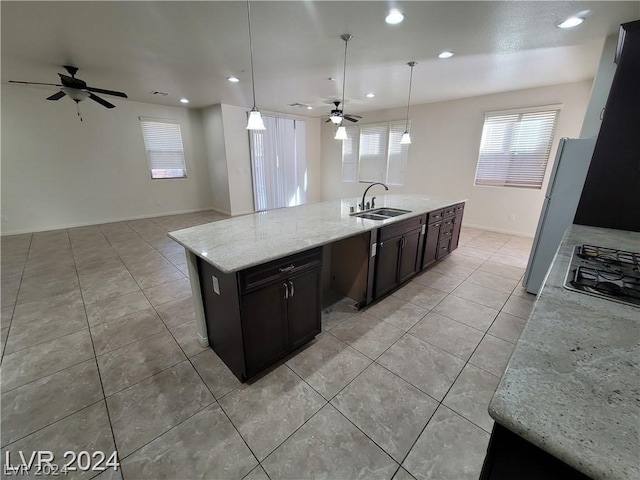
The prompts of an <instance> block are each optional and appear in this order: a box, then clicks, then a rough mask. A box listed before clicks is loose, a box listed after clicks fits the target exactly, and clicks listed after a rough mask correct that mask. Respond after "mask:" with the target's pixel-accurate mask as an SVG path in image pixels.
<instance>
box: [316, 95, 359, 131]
mask: <svg viewBox="0 0 640 480" xmlns="http://www.w3.org/2000/svg"><path fill="white" fill-rule="evenodd" d="M333 104H334V105H335V106H336V108H334V109H333V110H331V113H330V114H329V118H328V119H327V120H326V121H325V122H324V123H329V122H333V123H335V124H336V125H337V124H339V123H340V122H342V119H345V120H349V121H350V122H357V121H358V119H360V118H362V117H361V116H360V115H351V114H348V113H344V112H343V111H342V109H341V108H340V100H335V101H334V102H333Z"/></svg>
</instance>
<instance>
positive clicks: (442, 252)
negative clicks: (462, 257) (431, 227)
mask: <svg viewBox="0 0 640 480" xmlns="http://www.w3.org/2000/svg"><path fill="white" fill-rule="evenodd" d="M450 243H451V238H443V239H441V240H440V241H439V242H438V251H437V252H436V259H438V260H440V259H441V258H444V257H446V256H447V255H449V245H450Z"/></svg>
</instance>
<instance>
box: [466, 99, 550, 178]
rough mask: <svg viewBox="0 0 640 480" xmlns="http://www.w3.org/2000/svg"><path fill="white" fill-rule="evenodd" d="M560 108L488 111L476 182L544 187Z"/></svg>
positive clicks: (483, 130)
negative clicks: (543, 182) (543, 183)
mask: <svg viewBox="0 0 640 480" xmlns="http://www.w3.org/2000/svg"><path fill="white" fill-rule="evenodd" d="M560 108H561V106H560V105H553V106H547V107H539V108H534V109H526V110H519V111H513V110H512V111H504V112H489V113H486V114H485V117H484V128H483V129H482V140H481V141H480V154H479V156H478V166H477V168H476V177H475V183H474V184H475V185H489V186H498V187H525V188H542V181H543V180H544V174H545V171H546V168H547V163H548V161H549V154H550V152H551V143H552V142H553V137H554V134H555V129H556V123H557V120H558V113H559V111H560Z"/></svg>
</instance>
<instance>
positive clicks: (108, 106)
mask: <svg viewBox="0 0 640 480" xmlns="http://www.w3.org/2000/svg"><path fill="white" fill-rule="evenodd" d="M89 98H90V99H91V100H93V101H94V102H97V103H99V104H100V105H102V106H103V107H107V108H115V107H116V106H115V105H114V104H112V103H109V102H107V101H106V100H104V99H102V98H100V97H98V96H97V95H94V94H93V93H89Z"/></svg>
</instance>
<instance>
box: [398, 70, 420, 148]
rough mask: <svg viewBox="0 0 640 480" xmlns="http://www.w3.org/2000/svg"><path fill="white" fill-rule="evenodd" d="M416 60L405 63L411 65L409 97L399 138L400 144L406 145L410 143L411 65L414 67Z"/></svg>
mask: <svg viewBox="0 0 640 480" xmlns="http://www.w3.org/2000/svg"><path fill="white" fill-rule="evenodd" d="M417 64H418V62H409V63H407V65H409V67H411V75H410V76H409V99H408V100H407V121H406V123H405V125H404V133H403V134H402V139H401V140H400V144H401V145H408V144H410V143H411V135H409V105H410V104H411V84H412V83H413V67H415V66H416V65H417Z"/></svg>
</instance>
